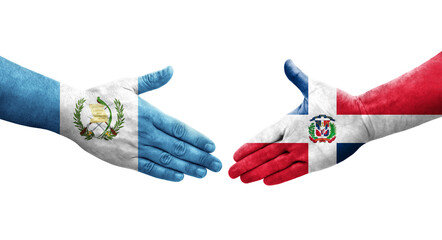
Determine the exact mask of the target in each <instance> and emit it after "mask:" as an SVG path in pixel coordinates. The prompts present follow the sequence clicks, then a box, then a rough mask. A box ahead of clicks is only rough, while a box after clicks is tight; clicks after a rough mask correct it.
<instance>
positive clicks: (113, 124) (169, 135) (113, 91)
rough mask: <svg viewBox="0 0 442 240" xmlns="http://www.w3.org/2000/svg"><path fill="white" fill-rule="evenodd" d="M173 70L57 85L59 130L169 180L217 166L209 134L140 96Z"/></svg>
mask: <svg viewBox="0 0 442 240" xmlns="http://www.w3.org/2000/svg"><path fill="white" fill-rule="evenodd" d="M172 75H173V70H172V68H171V67H167V68H165V69H163V70H161V71H158V72H154V73H151V74H148V75H145V76H143V77H139V78H129V79H122V80H119V81H115V82H113V83H110V84H107V85H104V86H99V87H95V88H92V89H89V90H87V91H78V90H75V89H72V88H70V87H69V86H66V85H61V86H60V89H61V90H60V92H61V93H60V103H61V114H60V115H61V119H60V134H62V135H64V136H66V137H68V138H70V139H72V140H73V141H75V142H76V143H77V144H78V145H80V147H82V148H83V149H84V150H86V151H87V152H89V153H91V154H92V155H94V156H96V157H98V158H100V159H102V160H104V161H106V162H109V163H111V164H114V165H117V166H120V167H125V168H130V169H134V170H137V171H139V172H142V173H145V174H148V175H150V176H153V177H157V178H161V179H165V180H169V181H181V180H182V179H183V178H184V174H187V175H190V176H193V177H197V178H203V177H204V176H205V175H206V173H207V170H206V168H208V169H210V170H212V171H214V172H218V171H220V170H221V167H222V164H221V162H220V161H219V160H218V159H217V158H216V157H214V156H213V155H211V154H210V153H211V152H213V151H214V150H215V144H214V143H213V142H212V141H211V140H210V139H208V138H207V137H206V136H204V135H203V134H201V133H199V132H197V131H196V130H194V129H192V128H190V127H189V126H187V125H185V124H184V123H182V122H180V121H178V120H177V119H174V118H172V117H170V116H167V115H166V114H164V113H162V112H161V111H160V110H158V109H156V108H155V107H153V106H152V105H150V104H149V103H148V102H146V101H145V100H143V99H142V98H140V97H138V94H142V93H144V92H147V91H151V90H154V89H156V88H159V87H161V86H163V85H164V84H166V83H167V82H168V81H169V80H170V78H171V77H172Z"/></svg>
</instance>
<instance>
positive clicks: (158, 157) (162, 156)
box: [138, 146, 207, 178]
mask: <svg viewBox="0 0 442 240" xmlns="http://www.w3.org/2000/svg"><path fill="white" fill-rule="evenodd" d="M138 155H139V156H140V157H142V158H148V159H150V160H151V161H153V162H155V163H157V164H159V165H161V166H164V167H166V168H170V169H173V170H176V171H179V172H182V173H184V174H187V175H190V176H192V177H197V178H203V177H205V176H206V174H207V170H206V169H205V168H203V167H201V166H198V165H196V164H193V163H190V162H188V161H184V160H182V159H179V158H176V157H174V156H172V155H171V154H169V153H167V152H165V151H163V150H161V149H158V148H155V147H152V146H143V147H141V148H140V149H139V151H138Z"/></svg>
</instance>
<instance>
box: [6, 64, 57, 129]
mask: <svg viewBox="0 0 442 240" xmlns="http://www.w3.org/2000/svg"><path fill="white" fill-rule="evenodd" d="M0 119H3V120H6V121H9V122H13V123H17V124H21V125H25V126H30V127H37V128H43V129H47V130H50V131H53V132H55V133H59V132H60V83H59V82H57V81H55V80H53V79H50V78H48V77H45V76H43V75H40V74H38V73H35V72H33V71H31V70H28V69H26V68H23V67H21V66H19V65H17V64H15V63H12V62H10V61H8V60H6V59H4V58H2V57H0Z"/></svg>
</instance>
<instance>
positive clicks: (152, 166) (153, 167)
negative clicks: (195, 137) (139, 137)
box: [138, 158, 184, 182]
mask: <svg viewBox="0 0 442 240" xmlns="http://www.w3.org/2000/svg"><path fill="white" fill-rule="evenodd" d="M138 171H139V172H142V173H145V174H147V175H150V176H152V177H156V178H160V179H164V180H168V181H173V182H179V181H181V180H183V178H184V174H182V173H180V172H177V171H174V170H171V169H168V168H165V167H162V166H160V165H158V164H156V163H154V162H152V161H150V160H148V159H144V158H138Z"/></svg>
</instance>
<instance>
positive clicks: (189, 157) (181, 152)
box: [154, 131, 222, 172]
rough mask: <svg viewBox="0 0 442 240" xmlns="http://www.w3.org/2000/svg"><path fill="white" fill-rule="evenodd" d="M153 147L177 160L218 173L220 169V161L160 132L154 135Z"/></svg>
mask: <svg viewBox="0 0 442 240" xmlns="http://www.w3.org/2000/svg"><path fill="white" fill-rule="evenodd" d="M154 146H155V147H157V148H160V149H162V150H163V151H166V152H168V153H170V154H171V155H173V156H175V157H177V158H179V159H183V160H186V161H188V162H192V163H195V164H198V165H200V166H203V167H206V168H208V169H210V170H212V171H214V172H219V171H220V170H221V168H222V163H221V161H220V160H218V158H216V157H215V156H213V155H211V154H209V153H207V152H205V151H202V150H200V149H198V148H196V147H194V146H192V145H190V144H188V143H185V142H183V141H181V140H179V139H176V138H174V137H171V136H169V135H167V134H165V133H163V132H161V131H158V133H157V134H156V135H155V140H154Z"/></svg>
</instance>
